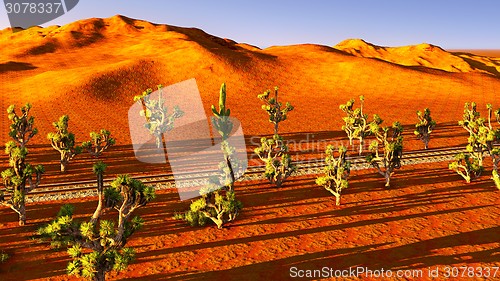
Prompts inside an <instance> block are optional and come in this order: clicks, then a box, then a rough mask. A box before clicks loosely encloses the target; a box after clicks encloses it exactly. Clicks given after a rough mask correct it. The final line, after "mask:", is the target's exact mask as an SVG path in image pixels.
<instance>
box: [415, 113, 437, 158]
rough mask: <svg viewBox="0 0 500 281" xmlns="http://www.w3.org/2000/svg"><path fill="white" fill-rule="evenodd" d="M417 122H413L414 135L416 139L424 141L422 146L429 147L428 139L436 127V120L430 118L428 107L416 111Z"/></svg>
mask: <svg viewBox="0 0 500 281" xmlns="http://www.w3.org/2000/svg"><path fill="white" fill-rule="evenodd" d="M417 118H418V122H417V124H415V131H414V133H415V135H416V136H417V139H419V140H421V141H422V142H423V143H424V148H425V149H428V148H429V141H430V137H431V133H432V131H433V130H434V128H435V127H436V121H434V120H432V117H431V111H430V109H428V108H426V109H424V111H423V112H422V111H417Z"/></svg>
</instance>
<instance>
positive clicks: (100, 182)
mask: <svg viewBox="0 0 500 281" xmlns="http://www.w3.org/2000/svg"><path fill="white" fill-rule="evenodd" d="M97 194H98V196H99V202H98V203H97V208H96V209H95V212H94V214H93V215H92V219H91V222H93V223H95V222H97V220H98V219H99V217H100V216H101V213H102V208H103V206H104V181H103V176H102V174H98V175H97Z"/></svg>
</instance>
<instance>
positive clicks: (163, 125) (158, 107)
mask: <svg viewBox="0 0 500 281" xmlns="http://www.w3.org/2000/svg"><path fill="white" fill-rule="evenodd" d="M162 89H163V86H162V85H158V90H159V91H160V92H159V95H158V99H157V100H156V99H151V97H150V94H151V93H153V90H152V89H147V90H146V91H144V92H143V93H142V95H138V96H135V97H134V101H137V102H139V101H140V102H141V104H142V110H141V111H140V112H139V114H140V115H141V116H144V117H145V118H146V123H145V124H144V127H145V128H146V129H147V130H148V131H149V133H150V134H151V135H153V136H154V138H155V142H156V147H157V148H161V147H162V143H163V141H162V138H163V134H164V133H166V132H169V131H171V130H172V129H173V128H174V123H175V119H178V118H181V117H182V116H183V115H184V112H183V111H182V110H181V109H180V108H179V107H178V106H174V109H173V112H172V113H170V114H169V113H168V108H167V107H166V106H165V105H164V104H165V99H164V98H163V92H162Z"/></svg>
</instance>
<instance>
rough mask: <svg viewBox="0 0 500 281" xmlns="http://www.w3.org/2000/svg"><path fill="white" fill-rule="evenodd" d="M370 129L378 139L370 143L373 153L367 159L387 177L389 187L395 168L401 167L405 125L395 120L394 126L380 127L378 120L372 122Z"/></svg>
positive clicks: (386, 184)
mask: <svg viewBox="0 0 500 281" xmlns="http://www.w3.org/2000/svg"><path fill="white" fill-rule="evenodd" d="M370 130H371V133H372V134H374V135H375V137H376V138H377V140H375V141H372V143H371V144H370V151H371V154H369V155H368V156H366V161H367V162H368V163H370V165H372V166H373V167H375V168H376V169H377V170H378V172H379V174H381V175H382V176H384V177H385V186H386V187H387V188H388V187H390V181H391V176H392V175H393V174H394V170H395V169H399V168H401V158H402V157H403V136H402V133H403V126H401V124H400V123H399V122H395V123H394V124H393V125H392V128H388V127H380V126H379V124H378V123H377V122H372V123H370ZM379 146H382V150H383V155H380V154H379Z"/></svg>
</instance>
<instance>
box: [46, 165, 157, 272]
mask: <svg viewBox="0 0 500 281" xmlns="http://www.w3.org/2000/svg"><path fill="white" fill-rule="evenodd" d="M104 169H105V165H104V164H102V163H98V164H96V165H94V172H95V173H96V175H97V177H98V188H102V174H103V173H104ZM154 198H155V191H154V188H153V187H148V186H145V185H144V184H143V183H142V182H140V181H138V180H134V179H132V178H130V177H129V176H128V175H120V176H118V177H117V178H116V179H115V180H114V181H113V182H112V183H111V187H108V188H106V189H105V190H104V201H105V203H106V205H105V206H106V207H107V208H110V209H115V210H117V211H118V214H117V216H118V219H117V222H116V221H111V220H102V219H101V217H102V214H103V210H102V209H100V206H98V207H97V209H96V212H95V213H94V216H93V217H92V219H91V220H90V221H89V222H77V221H74V220H73V211H74V208H73V207H72V206H70V205H65V206H63V208H62V209H61V211H60V212H59V214H58V215H57V218H56V220H54V221H53V222H51V223H49V224H48V225H46V226H43V227H41V228H40V229H39V230H38V234H39V235H41V236H42V237H44V238H49V239H51V240H52V245H53V246H68V254H69V255H70V256H71V258H72V259H73V261H71V262H70V263H69V264H68V267H67V272H68V274H69V275H76V276H81V277H84V278H86V279H91V280H96V281H103V280H105V277H106V273H107V272H110V271H112V270H116V271H121V270H124V269H125V268H126V267H127V266H128V264H129V263H130V262H132V261H133V259H134V256H135V252H134V250H133V249H132V248H126V247H125V245H126V243H127V240H128V238H129V237H130V236H131V235H132V234H133V233H134V232H135V231H137V230H138V229H139V228H140V227H141V226H142V225H143V223H144V221H143V220H142V219H141V218H139V217H134V218H131V216H132V213H133V212H134V211H136V210H137V209H138V208H140V207H143V206H145V205H146V204H147V203H148V202H150V201H151V200H152V199H154ZM99 204H101V203H99ZM85 249H87V250H85Z"/></svg>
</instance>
